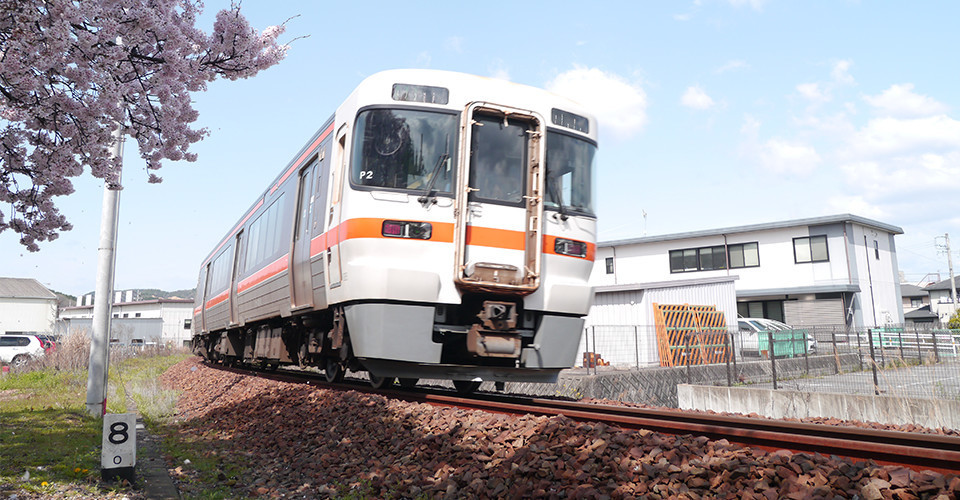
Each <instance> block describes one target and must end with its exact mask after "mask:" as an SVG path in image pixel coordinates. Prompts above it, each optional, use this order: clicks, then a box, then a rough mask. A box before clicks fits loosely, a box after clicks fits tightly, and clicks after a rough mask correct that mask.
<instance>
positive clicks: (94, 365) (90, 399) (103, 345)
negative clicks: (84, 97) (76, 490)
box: [87, 125, 123, 417]
mask: <svg viewBox="0 0 960 500" xmlns="http://www.w3.org/2000/svg"><path fill="white" fill-rule="evenodd" d="M113 141H114V143H113V148H112V149H111V151H110V152H111V155H112V156H113V157H114V158H119V159H120V162H121V165H122V162H123V132H122V127H121V126H119V125H118V126H117V129H116V130H114V131H113ZM119 179H120V176H119V175H118V176H117V181H118V182H119ZM119 213H120V186H119V185H113V184H111V183H109V182H107V183H106V184H105V185H104V188H103V212H102V213H101V215H100V246H99V248H98V250H97V283H96V292H95V293H96V295H95V298H94V302H93V332H92V335H91V338H90V367H89V368H88V370H87V411H88V412H90V414H91V415H93V416H96V417H102V416H103V415H105V414H106V413H107V375H108V374H109V372H110V370H109V365H110V312H111V307H112V304H113V271H114V267H115V266H116V248H117V217H118V214H119Z"/></svg>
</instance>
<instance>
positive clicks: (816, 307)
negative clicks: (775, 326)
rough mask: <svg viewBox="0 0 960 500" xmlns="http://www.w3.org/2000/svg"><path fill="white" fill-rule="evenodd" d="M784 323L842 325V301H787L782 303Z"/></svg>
mask: <svg viewBox="0 0 960 500" xmlns="http://www.w3.org/2000/svg"><path fill="white" fill-rule="evenodd" d="M783 317H784V323H786V324H788V325H796V326H801V325H842V324H844V309H843V301H841V300H840V299H817V300H787V301H785V302H784V303H783Z"/></svg>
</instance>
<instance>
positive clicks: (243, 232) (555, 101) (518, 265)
mask: <svg viewBox="0 0 960 500" xmlns="http://www.w3.org/2000/svg"><path fill="white" fill-rule="evenodd" d="M596 153H597V122H596V120H595V118H594V117H593V116H591V114H590V113H589V112H587V110H585V109H584V108H583V107H582V106H580V105H578V104H575V103H574V102H572V101H569V100H567V99H564V98H561V97H559V96H556V95H554V94H552V93H550V92H547V91H545V90H541V89H536V88H532V87H527V86H523V85H518V84H514V83H510V82H506V81H501V80H493V79H487V78H483V77H478V76H472V75H465V74H460V73H452V72H445V71H433V70H393V71H385V72H381V73H377V74H375V75H373V76H370V77H369V78H367V79H365V80H364V81H363V82H362V83H361V84H360V85H359V86H358V87H357V88H356V89H355V90H354V91H353V92H352V93H351V94H350V96H349V97H347V99H346V100H345V101H344V102H343V104H341V105H340V107H339V108H338V109H337V110H336V112H335V113H334V115H333V116H332V117H331V118H329V119H328V120H327V121H326V123H324V124H323V125H322V126H321V127H320V130H319V131H317V133H316V134H314V136H313V137H311V138H310V140H309V141H308V142H307V144H306V145H305V146H304V147H303V149H301V150H300V151H299V152H298V153H297V154H296V155H295V156H294V157H293V159H292V160H291V161H290V162H289V163H288V164H287V165H286V167H285V168H283V170H282V171H281V172H280V174H279V175H278V177H277V178H276V179H275V181H274V182H272V183H271V184H270V185H269V186H268V187H267V189H266V190H265V191H264V192H263V194H262V195H261V196H260V197H259V198H258V199H257V200H255V201H254V203H253V205H252V206H251V207H250V209H249V210H247V211H246V212H245V213H244V214H242V216H241V217H240V219H239V220H238V221H237V223H236V224H235V225H233V227H232V228H230V230H229V232H228V233H227V234H226V235H225V236H224V237H223V238H222V240H221V241H219V243H218V244H217V245H216V247H215V248H214V249H213V250H212V251H211V252H210V254H209V256H208V257H207V258H206V259H205V260H204V262H203V264H202V266H201V267H200V276H199V280H198V284H197V298H196V303H195V308H194V320H193V346H194V349H195V351H196V352H197V353H198V354H200V355H202V356H204V357H206V358H207V359H210V360H217V361H223V362H226V363H234V362H243V363H254V364H262V365H265V366H272V367H275V366H278V365H282V364H298V365H301V366H316V367H319V368H321V369H323V370H324V371H325V374H326V377H327V379H328V380H330V381H337V380H340V379H342V377H343V375H344V373H345V371H346V370H348V369H350V370H353V371H367V372H369V374H370V379H371V381H372V383H373V384H374V385H375V386H381V385H383V384H385V383H393V381H394V380H399V381H400V383H401V384H404V385H409V384H415V383H416V381H417V380H418V379H420V378H430V379H446V380H452V381H453V383H454V385H455V386H456V387H457V389H458V390H460V391H462V392H471V391H473V390H475V389H476V388H477V387H478V386H479V383H480V382H481V381H485V380H491V381H496V382H507V381H531V382H554V381H556V378H557V375H558V374H559V372H560V370H561V369H564V368H569V367H570V366H572V365H573V364H574V362H575V357H576V354H577V351H578V348H579V344H580V339H581V335H582V329H583V317H584V316H585V315H586V314H587V311H588V308H589V306H590V302H591V299H592V290H591V287H590V285H589V283H588V280H589V276H590V272H591V269H592V264H593V258H594V252H595V249H596V243H595V241H596V216H595V207H594V184H595V182H594V178H595V175H596V170H597V166H596Z"/></svg>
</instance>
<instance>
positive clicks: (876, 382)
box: [867, 329, 880, 396]
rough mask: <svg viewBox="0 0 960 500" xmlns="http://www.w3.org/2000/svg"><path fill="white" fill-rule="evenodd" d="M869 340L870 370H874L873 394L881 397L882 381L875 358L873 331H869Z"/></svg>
mask: <svg viewBox="0 0 960 500" xmlns="http://www.w3.org/2000/svg"><path fill="white" fill-rule="evenodd" d="M867 340H868V341H869V342H870V368H872V369H873V393H874V394H876V395H877V396H879V395H880V380H878V379H877V360H876V358H874V356H873V330H870V329H867Z"/></svg>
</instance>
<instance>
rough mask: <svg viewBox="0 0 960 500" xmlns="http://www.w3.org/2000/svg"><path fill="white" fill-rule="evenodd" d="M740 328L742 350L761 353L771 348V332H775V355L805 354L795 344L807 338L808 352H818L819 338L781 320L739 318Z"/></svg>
mask: <svg viewBox="0 0 960 500" xmlns="http://www.w3.org/2000/svg"><path fill="white" fill-rule="evenodd" d="M737 326H738V328H739V330H740V333H739V335H738V337H739V338H738V339H737V340H739V342H740V346H739V348H740V350H741V351H743V352H750V353H757V354H760V353H761V352H762V351H767V350H768V349H769V344H770V337H769V332H773V334H774V335H773V341H774V347H773V352H774V355H775V356H790V355H797V354H803V348H802V347H801V348H799V349H797V348H796V347H795V345H796V344H797V343H800V342H803V339H806V352H807V354H815V353H816V352H817V339H815V338H813V336H812V335H810V333H809V332H808V331H807V330H804V329H796V328H793V327H791V326H789V325H787V324H785V323H781V322H780V321H777V320H773V319H767V318H740V319H738V320H737Z"/></svg>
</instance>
